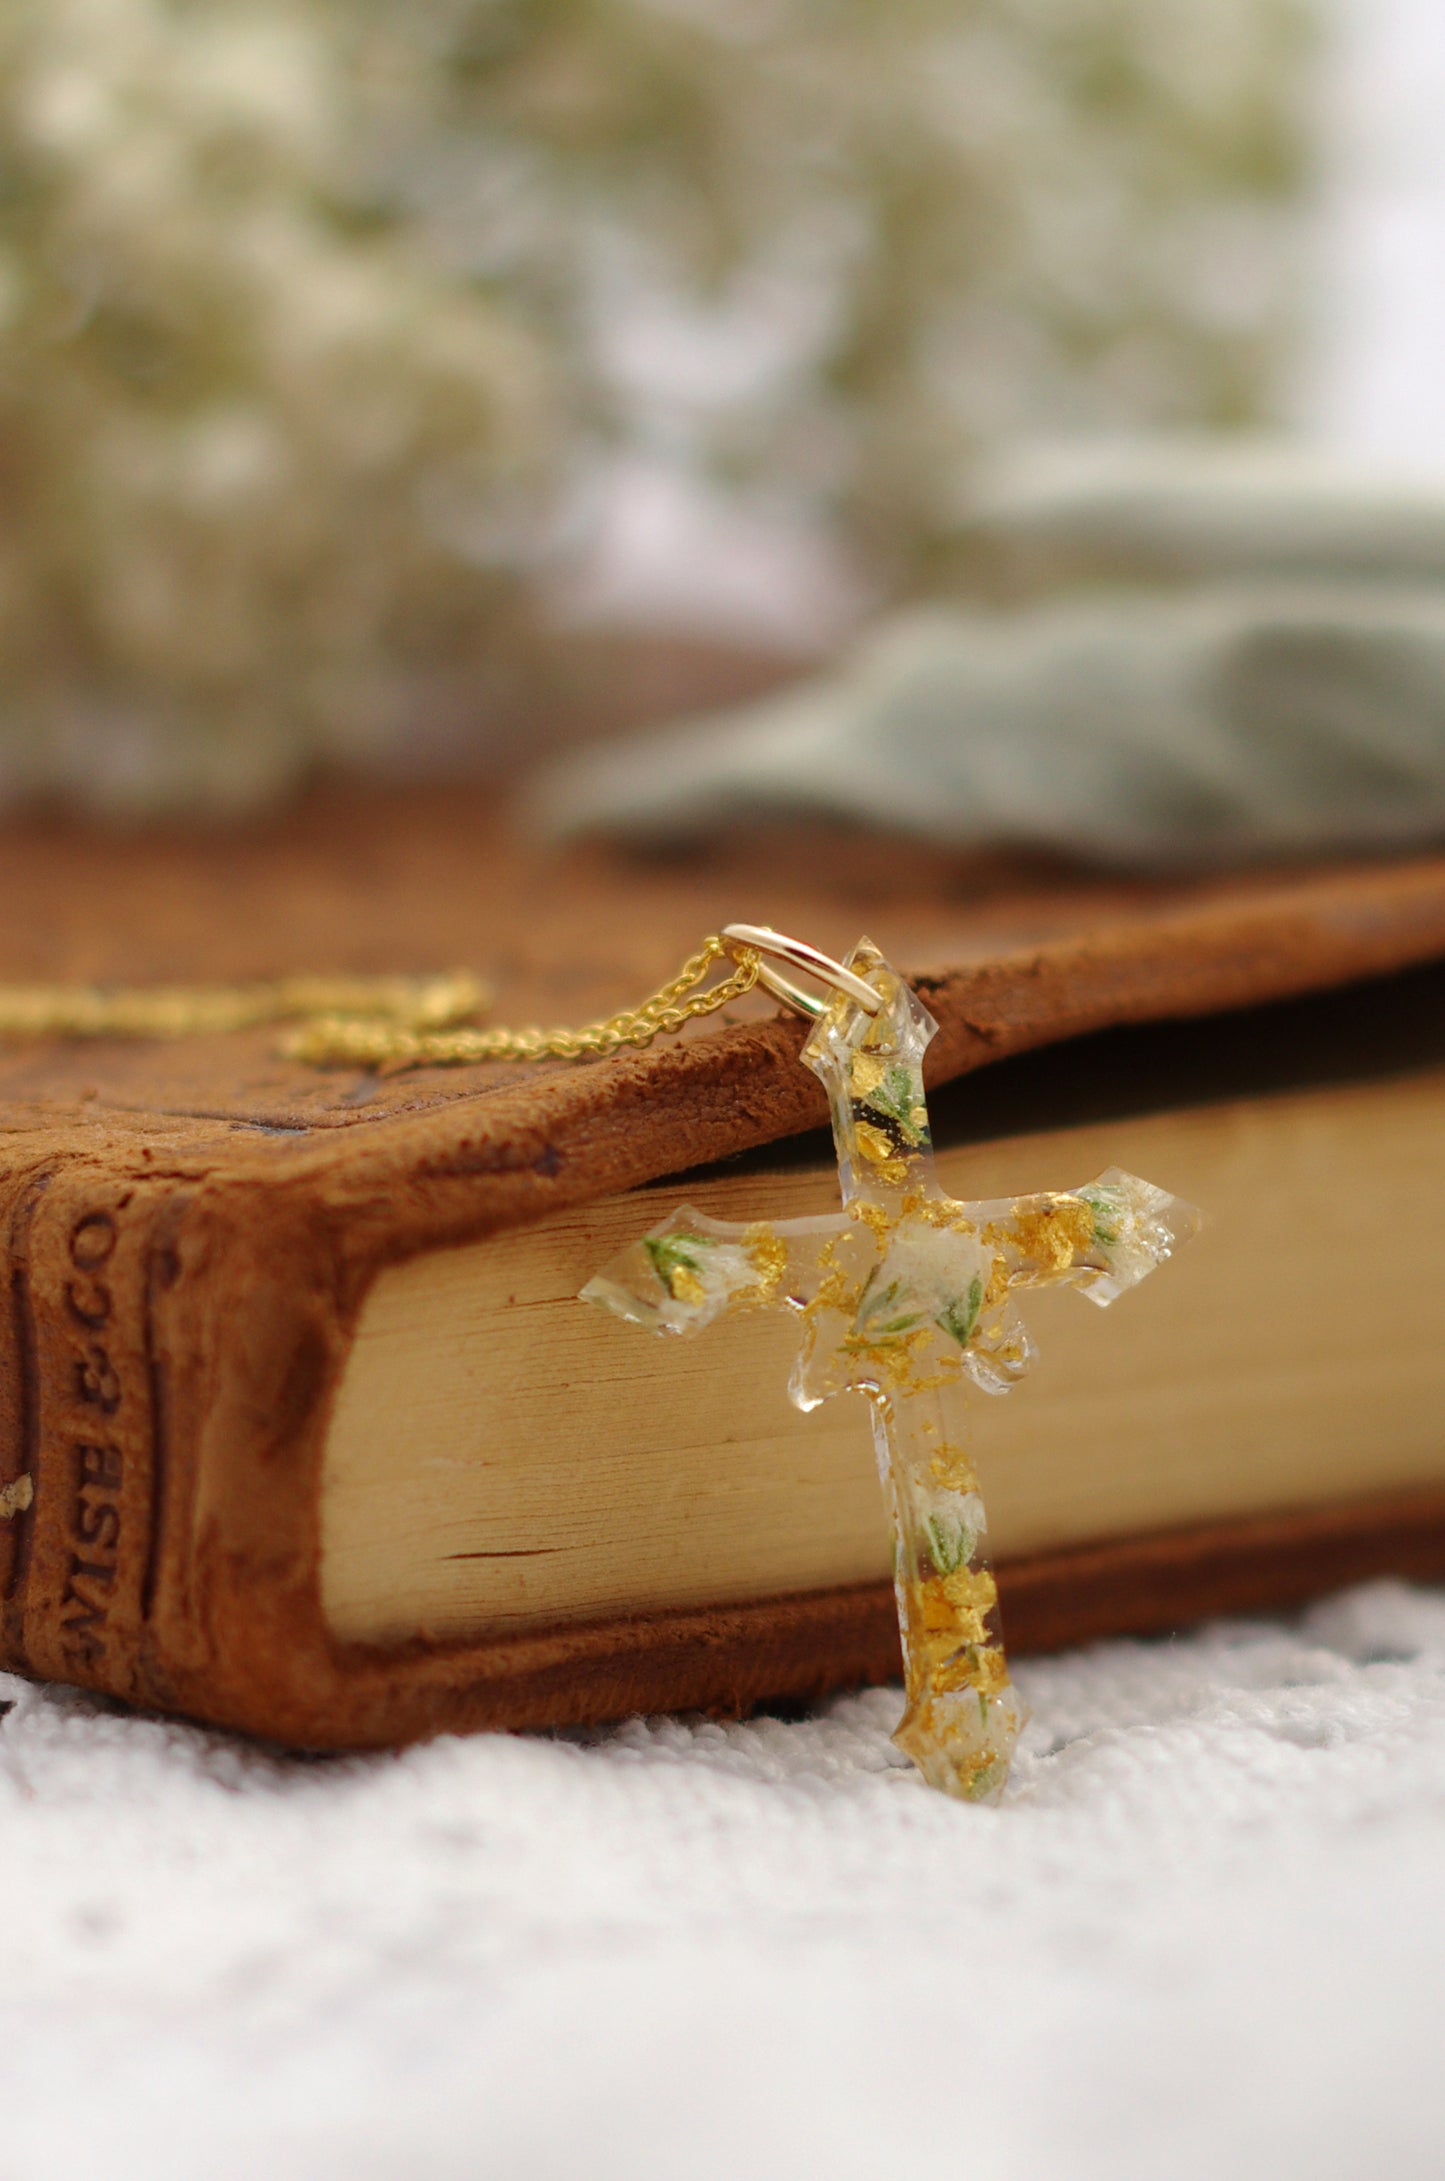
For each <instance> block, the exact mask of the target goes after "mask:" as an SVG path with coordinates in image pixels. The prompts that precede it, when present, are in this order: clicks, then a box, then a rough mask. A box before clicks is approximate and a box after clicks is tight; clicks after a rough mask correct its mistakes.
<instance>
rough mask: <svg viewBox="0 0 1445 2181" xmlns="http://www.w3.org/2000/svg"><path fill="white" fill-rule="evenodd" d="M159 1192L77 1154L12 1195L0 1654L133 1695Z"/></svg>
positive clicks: (149, 1537) (148, 1562) (142, 1574)
mask: <svg viewBox="0 0 1445 2181" xmlns="http://www.w3.org/2000/svg"><path fill="white" fill-rule="evenodd" d="M169 1193H170V1192H169V1189H168V1187H167V1186H166V1185H165V1184H164V1183H158V1182H156V1181H154V1180H151V1181H147V1180H144V1179H138V1178H136V1177H135V1176H132V1175H128V1174H124V1173H116V1172H115V1171H114V1170H113V1169H111V1170H107V1169H106V1168H105V1167H104V1166H102V1165H100V1164H99V1163H96V1162H92V1161H89V1160H75V1161H73V1162H66V1163H63V1164H61V1165H59V1166H57V1167H55V1168H53V1169H50V1170H44V1169H39V1170H34V1171H31V1172H30V1173H28V1174H26V1175H24V1176H23V1177H20V1178H19V1179H18V1181H17V1180H16V1178H15V1177H12V1181H11V1186H10V1192H9V1194H10V1208H9V1235H8V1239H9V1271H10V1298H9V1300H10V1308H9V1312H8V1319H7V1323H6V1326H5V1331H4V1344H5V1348H6V1350H7V1353H6V1356H5V1362H6V1365H7V1366H8V1368H7V1371H6V1376H7V1379H8V1381H9V1390H8V1395H7V1399H6V1404H5V1412H4V1416H3V1422H4V1423H5V1425H7V1426H8V1428H7V1429H6V1430H5V1435H4V1454H3V1464H4V1474H3V1477H0V1489H3V1491H4V1492H5V1494H6V1504H7V1505H8V1506H9V1507H10V1508H11V1509H12V1510H13V1511H12V1512H11V1513H10V1515H9V1519H8V1520H7V1521H6V1522H5V1523H4V1524H3V1525H0V1527H3V1528H4V1530H5V1531H6V1533H7V1536H6V1541H5V1543H6V1563H7V1564H6V1565H5V1567H4V1610H3V1614H0V1658H3V1663H4V1664H5V1665H6V1666H9V1667H11V1668H14V1669H15V1670H17V1671H21V1672H25V1673H30V1674H34V1675H38V1676H41V1677H44V1678H47V1679H53V1680H59V1681H69V1682H76V1683H79V1684H81V1685H82V1686H85V1687H88V1688H95V1689H103V1690H106V1691H109V1692H110V1693H112V1694H114V1695H117V1696H125V1697H130V1698H133V1699H139V1700H141V1701H145V1700H146V1699H147V1697H148V1695H149V1693H150V1692H149V1691H148V1690H147V1689H146V1688H145V1687H144V1686H143V1685H142V1677H141V1672H140V1667H141V1653H142V1648H143V1632H144V1628H145V1623H146V1620H147V1616H148V1613H149V1610H150V1602H151V1597H150V1594H151V1591H152V1590H153V1587H154V1569H155V1555H156V1548H157V1544H158V1538H159V1530H158V1521H157V1514H158V1492H159V1486H160V1476H159V1450H158V1446H157V1434H156V1417H155V1406H156V1404H155V1383H154V1382H155V1371H154V1361H153V1357H152V1353H151V1343H150V1313H149V1293H150V1288H151V1284H152V1278H153V1266H152V1262H151V1242H152V1230H153V1226H154V1215H155V1212H156V1211H157V1209H158V1208H159V1207H160V1206H161V1205H162V1204H163V1202H164V1200H165V1198H166V1196H167V1195H168V1194H169Z"/></svg>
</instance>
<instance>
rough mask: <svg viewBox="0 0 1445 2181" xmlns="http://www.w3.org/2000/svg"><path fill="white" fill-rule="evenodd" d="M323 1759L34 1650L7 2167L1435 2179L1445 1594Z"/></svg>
mask: <svg viewBox="0 0 1445 2181" xmlns="http://www.w3.org/2000/svg"><path fill="white" fill-rule="evenodd" d="M1019 1678H1020V1681H1021V1683H1022V1685H1023V1688H1024V1693H1025V1695H1026V1696H1027V1698H1028V1700H1029V1702H1030V1703H1031V1705H1032V1707H1033V1722H1032V1724H1031V1726H1030V1728H1029V1729H1028V1731H1027V1734H1026V1737H1025V1741H1024V1744H1023V1750H1022V1756H1021V1761H1020V1763H1019V1765H1018V1768H1017V1773H1016V1779H1015V1784H1014V1785H1013V1787H1012V1788H1011V1790H1010V1793H1009V1796H1008V1798H1007V1799H1006V1801H1005V1802H1004V1804H1003V1806H1002V1807H1001V1808H999V1809H997V1810H977V1809H972V1808H967V1807H963V1806H960V1805H957V1804H954V1803H951V1802H949V1801H947V1800H945V1799H944V1798H943V1797H942V1796H939V1795H936V1794H933V1793H931V1792H929V1791H928V1790H927V1789H925V1788H924V1787H923V1786H922V1785H921V1784H920V1782H919V1781H918V1779H917V1778H916V1777H915V1776H914V1775H913V1773H912V1772H911V1770H909V1769H908V1768H907V1767H905V1766H903V1765H902V1764H901V1763H900V1762H899V1761H898V1760H897V1758H896V1755H895V1753H894V1752H893V1750H892V1749H891V1747H890V1744H889V1741H888V1731H889V1729H890V1727H891V1725H892V1723H893V1721H894V1719H895V1717H896V1714H897V1708H898V1699H897V1694H896V1692H893V1691H888V1690H881V1691H874V1692H871V1693H869V1694H867V1695H865V1696H861V1697H856V1698H850V1699H848V1700H845V1701H843V1702H840V1703H835V1704H834V1705H832V1706H831V1707H830V1708H829V1709H828V1710H827V1711H825V1712H824V1713H823V1714H821V1715H820V1716H818V1717H815V1718H810V1719H805V1720H802V1721H800V1722H791V1723H784V1722H783V1721H781V1720H775V1719H760V1720H756V1721H754V1722H752V1723H751V1724H748V1725H744V1726H733V1727H720V1726H714V1725H709V1724H706V1723H698V1722H695V1721H694V1722H680V1721H675V1720H662V1721H652V1722H634V1723H632V1724H631V1725H628V1726H625V1727H623V1728H621V1729H618V1730H616V1731H610V1732H607V1733H598V1734H595V1735H590V1736H568V1737H559V1738H555V1739H554V1738H544V1737H527V1738H522V1737H519V1738H509V1737H505V1736H487V1735H482V1736H477V1737H475V1738H473V1739H470V1740H447V1741H442V1742H437V1743H433V1744H431V1745H430V1746H428V1747H425V1748H421V1749H416V1750H412V1751H410V1752H408V1753H405V1754H403V1755H400V1756H395V1757H377V1758H366V1759H346V1760H317V1761H310V1762H305V1761H298V1760H294V1759H282V1758H277V1757H276V1756H274V1755H271V1754H269V1753H266V1752H264V1751H261V1750H258V1749H255V1748H253V1747H249V1746H247V1745H245V1744H242V1743H240V1742H237V1741H233V1740H229V1739H227V1738H225V1737H222V1736H218V1735H212V1734H207V1733H201V1732H197V1731H193V1730H190V1729H187V1728H183V1727H178V1726H173V1725H169V1724H164V1723H160V1722H157V1721H155V1720H150V1719H140V1718H132V1717H128V1716H125V1715H123V1714H121V1713H119V1712H116V1711H112V1710H110V1709H109V1708H107V1707H105V1706H104V1705H101V1704H99V1703H96V1702H94V1701H92V1700H91V1699H89V1698H82V1697H78V1696H76V1695H75V1694H73V1693H71V1692H68V1691H63V1690H55V1689H35V1688H29V1687H27V1686H25V1685H24V1684H22V1683H20V1682H9V1683H7V1684H6V1686H5V1692H4V1693H5V1694H6V1695H8V1696H9V1697H11V1698H13V1700H14V1708H13V1709H12V1710H11V1711H9V1713H8V1715H7V1716H6V1717H5V1719H4V1722H3V1726H0V1853H3V1870H4V1873H5V1880H6V1886H5V1897H4V1910H3V1918H0V1959H3V1974H0V2014H3V2025H0V2116H3V2117H0V2177H3V2181H30V2177H31V2176H35V2177H37V2181H38V2177H40V2176H42V2175H44V2176H45V2177H46V2181H51V2177H53V2176H55V2175H59V2174H67V2175H69V2174H74V2175H80V2174H88V2173H94V2174H101V2175H104V2176H106V2177H108V2181H110V2177H129V2176H136V2177H144V2181H169V2177H171V2176H177V2177H180V2176H184V2177H185V2181H191V2177H200V2176H204V2177H206V2181H212V2177H214V2181H229V2177H231V2176H246V2177H247V2181H251V2177H257V2176H260V2177H263V2181H288V2177H290V2176H305V2177H307V2181H310V2177H312V2176H327V2177H329V2176H337V2177H338V2181H340V2177H345V2181H373V2177H383V2176H384V2177H387V2181H391V2177H393V2176H395V2177H403V2176H406V2177H411V2176H416V2177H421V2181H430V2177H433V2176H437V2177H446V2181H453V2177H456V2181H462V2177H467V2181H472V2177H476V2176H492V2175H496V2176H500V2177H505V2181H532V2177H546V2181H553V2177H556V2181H564V2177H565V2181H576V2177H583V2181H593V2177H601V2181H611V2177H613V2176H616V2177H618V2181H770V2177H772V2176H775V2175H776V2176H778V2177H779V2181H783V2177H787V2181H799V2177H804V2176H812V2175H818V2176H825V2177H827V2181H851V2177H853V2176H855V2175H856V2176H864V2175H867V2176H870V2177H874V2181H878V2177H891V2176H903V2175H907V2176H909V2177H910V2181H911V2177H914V2176H918V2177H922V2176H925V2175H927V2176H951V2175H958V2176H960V2177H966V2181H1065V2177H1066V2181H1135V2177H1137V2181H1194V2177H1196V2176H1198V2177H1200V2181H1203V2177H1205V2176H1207V2177H1209V2181H1252V2177H1255V2176H1258V2177H1260V2181H1265V2177H1268V2181H1293V2177H1294V2176H1296V2175H1297V2176H1299V2177H1301V2181H1334V2177H1336V2176H1338V2177H1340V2181H1344V2177H1346V2176H1348V2177H1349V2181H1373V2177H1374V2176H1377V2175H1378V2176H1388V2177H1389V2181H1416V2177H1418V2181H1427V2177H1428V2181H1438V2177H1439V2175H1440V2174H1441V2173H1442V2172H1445V2025H1442V1998H1445V1969H1442V1955H1445V1594H1441V1593H1438V1592H1436V1593H1432V1592H1429V1591H1411V1590H1408V1589H1406V1588H1404V1587H1402V1586H1397V1585H1391V1584H1383V1585H1376V1586H1372V1587H1369V1588H1366V1589H1362V1590H1357V1591H1354V1592H1352V1593H1349V1594H1347V1595H1346V1596H1344V1597H1342V1598H1339V1599H1336V1600H1334V1601H1332V1602H1330V1603H1327V1604H1325V1605H1322V1606H1320V1607H1318V1608H1316V1609H1315V1610H1314V1611H1312V1612H1311V1613H1309V1614H1308V1615H1306V1616H1305V1617H1304V1618H1303V1620H1302V1621H1300V1622H1299V1623H1296V1624H1290V1625H1286V1624H1282V1623H1281V1624H1271V1623H1261V1624H1249V1625H1241V1624H1233V1625H1229V1626H1221V1627H1218V1628H1215V1629H1213V1630H1210V1631H1205V1632H1203V1633H1201V1634H1198V1635H1196V1636H1192V1637H1190V1638H1188V1639H1183V1640H1179V1641H1176V1642H1173V1643H1168V1644H1139V1643H1115V1644H1109V1645H1105V1646H1103V1647H1101V1648H1098V1649H1096V1650H1093V1651H1089V1652H1084V1653H1079V1654H1075V1655H1073V1656H1069V1657H1064V1658H1057V1659H1052V1660H1044V1661H1034V1662H1027V1661H1026V1662H1025V1663H1024V1665H1023V1667H1022V1669H1021V1671H1020V1676H1019Z"/></svg>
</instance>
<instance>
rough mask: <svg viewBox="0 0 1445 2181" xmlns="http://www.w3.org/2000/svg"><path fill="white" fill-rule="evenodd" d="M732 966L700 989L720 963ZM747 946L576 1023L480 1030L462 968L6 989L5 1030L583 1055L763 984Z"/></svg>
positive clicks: (495, 1054)
mask: <svg viewBox="0 0 1445 2181" xmlns="http://www.w3.org/2000/svg"><path fill="white" fill-rule="evenodd" d="M723 961H728V962H731V964H732V967H731V968H730V970H729V971H728V974H727V975H726V976H725V977H720V978H719V979H718V981H717V983H716V984H711V985H706V986H705V985H704V980H705V979H706V977H707V975H708V973H709V971H710V970H711V969H712V968H713V967H714V966H715V965H716V964H717V963H719V962H723ZM758 968H759V957H758V955H757V954H756V952H754V951H753V950H752V949H751V948H747V947H740V946H738V945H736V944H734V943H731V942H729V941H727V940H724V939H722V938H720V937H717V936H714V937H712V938H710V939H705V940H704V941H703V944H702V945H701V946H700V947H699V949H698V951H697V953H696V954H694V955H692V956H690V957H689V959H688V960H687V961H686V962H684V963H683V965H682V968H681V969H680V970H679V971H678V973H677V975H676V976H675V977H672V978H670V979H669V980H668V982H667V983H666V984H664V985H659V987H658V989H657V990H656V991H655V992H654V993H652V994H651V995H650V996H649V997H648V998H647V999H645V1000H643V1001H642V1002H641V1003H640V1004H639V1005H638V1006H636V1007H625V1008H622V1009H621V1010H619V1012H618V1013H617V1014H615V1015H608V1016H607V1017H606V1018H605V1019H604V1020H602V1021H600V1022H591V1023H585V1024H583V1025H582V1026H581V1027H580V1028H578V1029H567V1028H558V1029H551V1030H542V1029H535V1028H528V1029H522V1030H501V1029H496V1030H488V1029H483V1028H481V1027H480V1026H478V1025H477V1024H476V1022H475V1021H474V1020H473V1019H472V1018H474V1017H475V1016H477V1015H479V1014H483V1013H484V1012H485V1011H486V1009H487V1008H488V1007H489V1006H490V1004H491V998H492V995H491V992H490V990H489V988H488V987H487V986H486V985H485V984H483V983H482V981H481V980H480V978H477V977H474V976H472V975H471V973H470V971H467V970H452V971H450V972H448V973H447V974H446V975H445V976H440V977H282V978H277V979H274V980H272V981H271V982H268V983H262V984H244V985H214V986H207V985H193V986H187V985H154V986H137V987H130V988H119V989H116V990H112V991H104V990H102V989H100V988H99V987H97V986H92V985H0V1038H4V1037H13V1038H46V1037H58V1038H98V1037H150V1038H185V1037H205V1036H208V1035H214V1034H215V1033H217V1032H220V1031H228V1030H246V1029H251V1028H254V1027H255V1026H256V1025H257V1024H259V1023H266V1022H287V1021H291V1022H294V1023H295V1024H296V1028H295V1029H294V1030H293V1031H292V1032H291V1033H290V1034H289V1036H287V1037H286V1038H285V1040H284V1041H283V1044H282V1050H283V1052H285V1053H286V1054H288V1055H289V1056H290V1057H291V1058H293V1059H297V1060H304V1061H307V1062H309V1063H310V1065H311V1066H313V1067H339V1066H347V1065H350V1066H355V1067H362V1068H375V1069H382V1070H391V1069H396V1068H421V1067H431V1068H460V1067H468V1066H471V1065H474V1064H475V1063H477V1062H481V1061H488V1060H579V1059H581V1058H582V1057H583V1056H584V1055H600V1054H605V1053H615V1052H620V1051H621V1050H622V1048H623V1047H624V1046H628V1045H631V1046H638V1047H641V1046H644V1045H650V1044H651V1043H652V1040H653V1039H654V1038H655V1037H661V1036H663V1035H665V1034H667V1033H669V1032H671V1031H674V1030H680V1029H681V1028H682V1026H683V1024H684V1023H686V1022H691V1021H692V1020H693V1019H694V1018H695V1017H697V1016H700V1015H711V1014H715V1013H716V1012H717V1010H718V1009H719V1008H720V1007H726V1006H727V1005H728V1004H729V1002H730V1001H732V1000H737V999H741V998H742V995H743V994H744V993H745V992H750V991H751V990H752V988H753V986H754V985H755V984H756V983H757V981H758Z"/></svg>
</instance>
